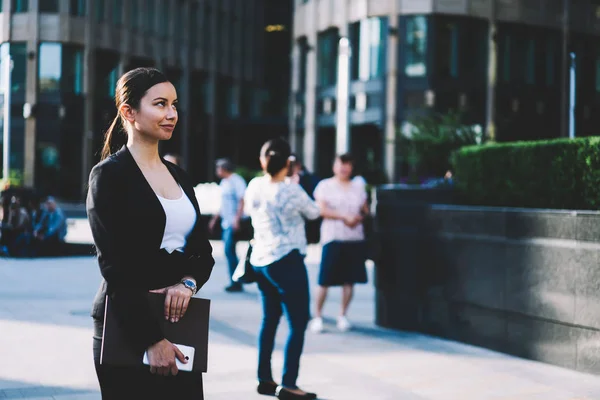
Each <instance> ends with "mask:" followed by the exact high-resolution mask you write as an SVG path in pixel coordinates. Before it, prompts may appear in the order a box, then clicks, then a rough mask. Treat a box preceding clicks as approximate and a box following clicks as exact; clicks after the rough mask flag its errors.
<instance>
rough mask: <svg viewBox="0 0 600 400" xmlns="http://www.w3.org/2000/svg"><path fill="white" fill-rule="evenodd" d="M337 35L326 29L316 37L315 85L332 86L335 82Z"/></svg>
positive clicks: (336, 31) (336, 32)
mask: <svg viewBox="0 0 600 400" xmlns="http://www.w3.org/2000/svg"><path fill="white" fill-rule="evenodd" d="M339 38H340V36H339V33H338V30H337V29H328V30H326V31H324V32H322V33H320V34H319V36H318V37H317V84H318V86H320V87H325V86H332V85H335V84H336V82H337V56H338V41H339Z"/></svg>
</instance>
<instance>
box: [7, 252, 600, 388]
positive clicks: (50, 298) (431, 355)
mask: <svg viewBox="0 0 600 400" xmlns="http://www.w3.org/2000/svg"><path fill="white" fill-rule="evenodd" d="M244 246H245V244H240V249H239V250H240V254H242V252H243V250H244V249H243V248H244ZM215 256H216V258H217V260H218V262H217V266H216V267H215V270H214V272H213V275H212V277H211V280H210V281H209V283H208V284H207V285H206V286H205V287H204V288H203V289H202V291H201V292H200V293H199V296H201V297H206V298H210V299H211V300H212V309H211V317H212V318H211V332H210V348H209V349H210V350H209V351H210V353H209V371H208V373H207V374H206V375H205V377H204V381H205V397H206V399H209V400H221V399H223V400H224V399H240V400H246V399H248V400H253V399H261V398H265V397H263V396H259V395H258V394H256V393H255V379H254V376H255V364H256V347H255V342H256V333H257V330H258V325H259V322H260V318H261V314H260V303H259V301H258V297H257V290H256V288H255V287H254V285H251V286H248V287H247V289H246V291H245V292H244V293H239V294H227V293H224V292H223V290H222V289H223V287H224V286H225V285H226V284H227V279H226V272H225V271H226V268H225V264H224V260H223V257H222V249H221V244H220V243H219V242H215ZM318 257H319V248H318V247H312V248H311V251H310V253H309V256H308V258H307V261H308V264H309V272H310V276H311V282H312V283H313V289H314V283H315V281H316V273H317V264H316V261H317V260H318ZM98 281H99V273H98V268H97V266H96V263H95V260H94V259H93V258H87V257H84V258H62V259H44V260H9V259H1V258H0V399H15V398H27V399H30V400H32V399H46V400H48V399H56V400H69V399H81V400H88V399H89V400H92V399H93V400H97V399H99V398H100V396H99V393H98V387H97V383H96V379H95V374H94V369H93V365H92V361H91V335H92V329H91V319H90V318H89V308H90V304H91V300H92V298H93V295H94V293H95V290H96V288H97V285H98ZM339 298H340V296H339V291H333V292H332V294H331V298H330V301H329V302H328V304H327V308H326V314H327V315H328V316H330V317H331V318H333V317H334V316H335V315H336V314H337V309H338V304H339ZM373 307H374V306H373V290H372V286H371V284H368V285H362V286H359V287H358V288H357V293H356V298H355V302H354V304H353V307H352V310H351V313H350V319H351V321H352V322H354V323H355V325H356V329H355V330H354V331H352V332H348V333H345V334H342V333H338V332H336V330H335V328H334V326H333V324H330V325H329V326H328V330H327V332H326V333H324V334H321V335H314V334H310V333H308V334H307V340H306V347H305V355H304V357H303V360H302V366H301V373H300V380H299V384H300V386H301V387H303V388H305V389H307V390H310V391H315V392H318V393H319V394H320V395H321V397H320V398H322V399H330V400H332V399H340V400H346V399H348V400H355V399H356V400H360V399H374V400H403V399H405V400H417V399H420V400H425V399H428V400H433V399H436V400H453V399H457V400H458V399H460V400H468V399H473V400H487V399H497V400H500V399H503V400H508V399H532V400H534V399H543V400H583V399H590V400H591V399H600V378H599V377H595V376H591V375H585V374H581V373H576V372H573V371H570V370H566V369H562V368H559V367H555V366H550V365H546V364H541V363H538V362H533V361H527V360H522V359H518V358H515V357H510V356H506V355H503V354H499V353H495V352H492V351H488V350H484V349H479V348H476V347H473V346H468V345H463V344H459V343H455V342H451V341H446V340H441V339H437V338H433V337H429V336H425V335H418V334H413V333H405V332H395V331H388V330H384V329H380V328H377V327H376V326H374V325H373V323H372V321H373ZM330 322H333V320H332V319H331V321H330ZM286 325H287V324H286V323H285V322H282V324H281V326H280V332H279V335H278V345H277V349H276V353H275V354H274V360H273V365H274V374H275V377H278V376H280V373H281V364H282V353H281V350H282V346H283V343H284V339H285V335H286V332H287V326H286Z"/></svg>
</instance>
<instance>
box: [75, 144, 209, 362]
mask: <svg viewBox="0 0 600 400" xmlns="http://www.w3.org/2000/svg"><path fill="white" fill-rule="evenodd" d="M163 163H164V164H165V165H166V166H167V168H168V169H169V172H171V175H173V177H174V178H175V180H176V181H177V182H178V183H179V184H180V185H181V187H182V188H183V191H184V192H185V194H186V195H187V196H188V198H189V199H190V200H191V202H192V204H193V205H194V208H195V209H196V225H195V226H194V228H193V230H192V232H191V233H190V235H189V236H188V237H187V241H186V246H185V249H184V253H183V255H181V254H176V255H170V256H167V255H166V253H165V252H164V251H160V245H161V243H162V239H163V234H164V229H165V222H166V216H165V213H164V210H163V208H162V205H161V203H160V201H159V200H158V198H157V197H156V194H155V193H154V191H153V190H152V188H151V187H150V185H149V184H148V182H147V181H146V178H145V177H144V175H143V173H142V171H141V170H140V168H139V167H138V165H137V163H136V162H135V160H134V158H133V156H132V155H131V153H130V152H129V150H128V149H127V147H125V146H124V147H123V148H122V149H121V150H119V151H118V152H117V153H115V154H113V155H112V156H110V157H108V158H107V159H105V160H103V161H102V162H100V163H99V164H97V165H96V166H95V167H94V168H93V169H92V171H91V173H90V178H89V189H88V196H87V204H86V207H87V215H88V220H89V222H90V227H91V230H92V235H93V237H94V243H95V246H96V253H97V256H98V264H99V265H100V272H101V273H102V276H103V278H104V279H103V281H102V283H101V285H100V288H99V290H98V293H97V294H96V298H95V299H94V304H93V309H92V317H93V318H95V319H100V320H101V319H103V318H104V307H105V298H106V295H107V294H108V295H109V296H111V301H112V304H113V305H114V312H115V315H116V317H117V320H118V322H119V325H120V326H121V328H122V331H123V333H124V335H125V336H126V337H127V338H128V339H129V341H130V343H131V344H132V346H133V347H134V348H135V349H136V350H138V351H143V350H145V349H147V348H148V347H149V346H151V345H152V344H154V343H156V342H158V341H160V340H162V339H163V338H164V335H163V333H162V331H161V328H160V325H159V321H157V320H156V319H155V318H154V317H152V314H151V312H150V309H149V306H148V301H147V296H148V291H149V290H151V289H158V288H162V287H166V286H170V285H173V284H176V283H177V282H179V281H180V280H181V279H182V278H183V277H184V276H193V277H194V278H195V279H196V282H197V284H198V287H199V288H200V287H202V285H204V283H206V281H207V280H208V278H209V277H210V274H211V271H212V268H213V265H214V263H215V261H214V259H213V257H212V247H211V245H210V243H209V241H208V237H207V232H206V227H205V226H203V225H202V223H201V221H200V208H199V206H198V201H197V199H196V196H195V193H194V188H193V185H192V183H191V181H190V179H189V177H188V176H187V174H186V173H185V172H184V171H183V170H182V169H181V168H179V167H177V166H176V165H174V164H171V163H169V162H167V161H165V160H163Z"/></svg>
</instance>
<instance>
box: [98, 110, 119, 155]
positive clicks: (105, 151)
mask: <svg viewBox="0 0 600 400" xmlns="http://www.w3.org/2000/svg"><path fill="white" fill-rule="evenodd" d="M120 119H121V118H120V117H119V114H117V116H115V119H113V122H112V123H111V124H110V126H109V127H108V130H107V131H106V133H105V134H104V145H103V146H102V153H101V155H100V159H101V160H104V159H105V158H107V157H108V156H110V155H111V154H112V153H113V150H114V148H113V147H114V143H113V135H114V134H115V130H119V131H120V130H121V129H120V128H117V126H118V125H120V124H121V121H120Z"/></svg>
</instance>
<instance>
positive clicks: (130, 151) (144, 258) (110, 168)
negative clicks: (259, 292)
mask: <svg viewBox="0 0 600 400" xmlns="http://www.w3.org/2000/svg"><path fill="white" fill-rule="evenodd" d="M115 103H116V107H117V116H116V117H115V119H114V121H113V123H112V124H111V126H110V128H109V129H108V131H107V132H106V136H105V143H104V148H103V150H102V161H101V162H100V163H99V164H97V165H96V166H95V167H94V168H93V169H92V172H91V173H90V178H89V191H88V197H87V214H88V219H89V222H90V227H91V230H92V234H93V237H94V243H95V245H96V252H97V255H98V264H99V266H100V272H101V273H102V277H103V280H102V283H101V285H100V289H99V290H98V293H97V295H96V298H95V300H94V305H93V309H92V317H93V318H94V342H93V343H94V344H93V350H94V363H95V366H96V373H97V375H98V381H99V383H100V390H101V392H102V398H103V399H104V400H106V399H109V400H112V399H161V400H164V399H203V398H204V395H203V390H202V375H201V374H200V373H197V372H181V373H179V371H178V368H177V364H176V359H177V360H179V361H180V362H182V363H184V364H186V363H187V361H186V358H185V356H184V355H183V354H182V353H181V351H180V350H179V349H178V348H177V346H176V345H175V344H173V343H171V342H169V341H168V340H167V339H165V337H164V335H163V332H162V328H161V324H160V322H161V321H159V319H158V318H157V317H156V316H155V315H154V313H153V312H152V310H151V308H150V304H149V302H148V292H159V293H164V294H165V311H164V318H165V319H166V320H168V321H169V322H170V323H174V324H175V323H177V322H179V320H180V319H182V318H183V317H184V315H185V313H186V310H187V307H188V304H189V302H190V298H191V297H192V296H193V295H194V294H196V292H197V291H198V289H199V288H200V287H202V285H204V283H205V282H206V281H207V280H208V278H209V276H210V274H211V271H212V268H213V264H214V259H213V257H212V248H211V246H210V243H209V241H208V238H207V234H206V229H205V227H204V226H203V225H202V223H201V218H200V209H199V207H198V201H197V199H196V196H195V194H194V187H193V184H192V181H191V179H190V178H189V177H188V176H187V174H186V173H185V172H184V171H183V170H182V169H181V168H179V167H178V166H176V165H174V164H172V163H170V162H168V161H166V160H164V159H163V158H161V157H160V156H159V153H158V144H159V142H160V141H162V140H169V139H170V138H171V136H172V135H173V130H174V129H175V125H176V124H177V118H178V116H177V92H176V91H175V87H174V86H173V85H172V84H171V83H170V82H169V81H168V80H167V78H166V77H165V76H164V75H163V74H162V73H161V72H160V71H158V70H156V69H153V68H137V69H134V70H131V71H129V72H127V73H126V74H124V75H123V76H122V77H121V78H120V79H119V81H118V82H117V87H116V95H115ZM121 131H122V132H121ZM116 135H122V137H121V139H122V140H121V141H124V142H126V145H125V146H123V147H122V148H121V149H120V150H118V151H117V146H115V143H114V142H115V139H119V138H118V137H116ZM107 296H108V297H110V303H111V306H112V310H113V312H114V314H115V319H116V322H117V325H118V326H119V328H120V330H121V332H122V333H123V336H124V337H125V338H126V339H127V341H128V343H129V346H130V347H131V349H132V350H133V351H135V352H136V353H138V354H139V356H140V365H139V366H138V367H122V366H116V365H106V364H103V363H101V353H102V349H101V346H102V335H103V320H104V311H105V303H106V301H105V299H106V297H107ZM144 353H147V355H148V362H149V366H145V365H143V364H142V356H143V355H144Z"/></svg>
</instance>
